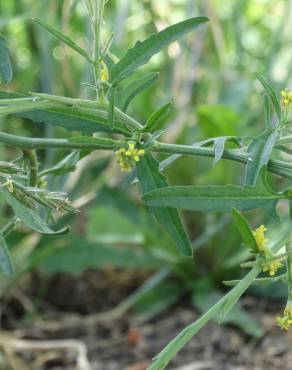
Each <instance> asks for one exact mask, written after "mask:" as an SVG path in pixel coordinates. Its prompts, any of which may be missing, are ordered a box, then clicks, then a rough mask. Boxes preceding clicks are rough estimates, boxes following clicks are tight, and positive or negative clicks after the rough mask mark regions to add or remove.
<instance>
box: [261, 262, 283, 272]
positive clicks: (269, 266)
mask: <svg viewBox="0 0 292 370" xmlns="http://www.w3.org/2000/svg"><path fill="white" fill-rule="evenodd" d="M281 267H283V263H281V262H280V261H279V260H278V261H277V260H275V261H270V262H266V263H265V264H264V266H263V271H264V272H266V271H268V272H269V274H270V276H275V275H276V272H277V271H278V269H280V268H281Z"/></svg>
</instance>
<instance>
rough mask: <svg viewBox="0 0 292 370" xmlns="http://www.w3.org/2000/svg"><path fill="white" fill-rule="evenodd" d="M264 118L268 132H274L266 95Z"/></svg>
mask: <svg viewBox="0 0 292 370" xmlns="http://www.w3.org/2000/svg"><path fill="white" fill-rule="evenodd" d="M264 118H265V127H266V130H273V129H274V127H273V125H272V122H271V110H270V103H269V98H268V95H267V94H265V95H264Z"/></svg>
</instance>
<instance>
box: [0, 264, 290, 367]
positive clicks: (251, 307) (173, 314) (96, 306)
mask: <svg viewBox="0 0 292 370" xmlns="http://www.w3.org/2000/svg"><path fill="white" fill-rule="evenodd" d="M117 276H118V279H117ZM145 277H146V276H145V273H135V274H134V275H132V274H131V273H129V272H128V271H127V272H123V271H119V273H118V274H117V272H115V271H103V272H100V271H99V272H96V271H89V272H87V273H86V274H84V276H82V277H81V278H78V279H77V278H76V279H75V278H72V277H70V276H69V275H58V276H55V277H52V278H48V277H45V279H46V289H44V291H42V292H40V289H39V288H40V286H41V285H43V284H41V283H42V282H43V279H44V277H43V276H39V275H35V274H34V275H31V277H30V280H29V281H27V280H26V281H25V282H24V283H23V284H22V286H21V287H18V288H17V290H16V291H13V292H12V293H13V294H12V293H11V295H10V299H9V302H6V303H7V304H5V305H4V312H3V315H2V328H3V331H2V332H1V334H0V346H2V349H3V350H4V353H3V355H4V356H3V357H4V358H5V359H6V361H7V365H6V367H5V366H4V365H3V366H4V367H2V369H3V370H10V369H11V370H26V369H29V370H35V369H39V370H45V369H49V370H61V369H62V370H74V369H77V367H76V351H74V350H72V348H71V349H70V343H69V342H65V343H67V344H68V348H63V349H56V348H52V349H47V350H46V351H39V350H37V349H32V348H31V349H29V350H28V349H19V348H18V349H17V350H16V349H15V350H14V351H11V348H10V350H9V348H8V347H9V346H8V343H10V341H11V340H15V339H21V340H22V341H23V342H21V343H22V344H23V343H31V342H30V341H31V340H33V343H43V341H49V342H47V343H49V344H51V343H54V341H55V340H58V341H60V340H63V339H65V340H68V339H74V340H78V341H80V343H84V344H85V345H86V348H87V357H88V359H89V362H90V365H91V369H92V370H145V369H146V368H147V366H148V365H149V364H150V363H151V358H152V357H153V356H154V355H156V354H157V353H158V352H159V351H160V350H161V349H162V348H163V347H164V346H165V345H166V344H167V343H168V342H169V341H170V340H171V339H172V338H174V337H175V336H176V335H177V334H178V333H179V331H180V330H181V329H183V328H184V327H185V326H186V325H188V324H190V323H191V322H193V321H194V320H195V319H196V318H198V317H199V315H198V313H197V312H196V311H195V310H194V309H193V308H192V306H191V304H190V303H189V302H188V299H187V298H184V299H183V300H182V301H181V302H180V303H178V304H176V305H175V306H174V307H172V308H171V309H169V310H168V311H167V312H164V313H163V314H161V315H160V316H159V317H156V318H155V319H154V320H151V321H150V322H142V321H137V319H136V318H135V316H134V315H133V314H131V313H128V314H126V315H123V316H122V317H115V316H114V315H113V311H112V310H111V309H112V308H113V307H115V305H116V304H117V303H118V302H120V301H121V300H122V298H123V297H126V296H127V294H129V292H131V291H132V290H133V289H135V287H136V286H139V284H140V283H141V281H143V280H144V279H145ZM36 296H37V299H36ZM37 302H39V303H37ZM36 303H37V310H36ZM243 304H244V306H245V308H246V309H247V310H248V311H249V312H250V313H251V314H252V315H253V317H254V318H256V320H258V321H259V322H260V323H261V325H262V327H263V328H264V329H265V332H266V334H265V335H264V336H263V337H262V338H260V339H258V338H257V339H255V338H251V337H248V336H246V335H244V334H243V333H241V332H240V331H238V330H237V329H236V328H234V327H231V326H219V325H217V324H216V323H212V322H211V323H209V324H208V325H207V326H206V327H204V328H203V329H202V330H201V331H200V332H199V333H198V334H197V335H196V336H195V337H194V338H193V339H192V340H191V341H190V343H189V344H188V345H187V346H186V347H185V348H184V349H183V350H182V351H181V352H180V353H179V354H178V355H177V356H176V357H175V358H174V360H173V361H172V362H171V364H170V365H169V366H168V367H167V369H169V370H208V369H211V370H292V350H291V343H292V332H289V331H287V332H283V331H281V330H280V329H279V328H278V327H277V326H276V323H275V317H276V316H277V315H279V313H280V312H281V311H282V305H278V304H275V303H268V302H265V301H264V300H259V299H255V298H251V297H245V298H243ZM104 312H105V314H104ZM3 338H4V339H3ZM26 341H28V342H26ZM13 343H14V342H13ZM78 343H79V342H78ZM0 363H1V357H0ZM81 365H82V364H81ZM79 368H80V369H82V367H79ZM84 369H86V367H84ZM87 369H88V368H87Z"/></svg>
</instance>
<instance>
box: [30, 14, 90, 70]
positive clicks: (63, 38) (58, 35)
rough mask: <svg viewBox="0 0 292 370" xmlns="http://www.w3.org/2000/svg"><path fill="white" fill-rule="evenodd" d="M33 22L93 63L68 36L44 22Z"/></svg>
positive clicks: (36, 20) (38, 20) (37, 20)
mask: <svg viewBox="0 0 292 370" xmlns="http://www.w3.org/2000/svg"><path fill="white" fill-rule="evenodd" d="M34 21H35V22H36V23H37V24H39V25H40V26H41V27H43V28H45V29H46V30H47V31H49V32H50V33H51V34H52V35H54V36H55V37H56V38H57V39H59V40H61V41H62V42H64V43H65V44H66V45H68V46H69V47H70V48H71V49H73V50H75V51H76V52H77V53H78V54H80V55H81V56H83V57H84V58H85V59H87V60H88V61H89V62H90V63H93V61H92V59H91V58H90V56H89V55H88V54H87V52H86V51H85V50H83V49H82V48H81V47H79V46H78V45H76V44H75V42H74V41H72V40H71V39H70V38H69V37H68V36H65V35H64V34H63V33H62V32H60V31H57V30H56V29H55V28H53V27H52V26H50V25H49V24H47V23H46V22H44V21H42V20H40V19H38V18H34Z"/></svg>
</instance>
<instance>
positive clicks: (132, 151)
mask: <svg viewBox="0 0 292 370" xmlns="http://www.w3.org/2000/svg"><path fill="white" fill-rule="evenodd" d="M144 154H145V150H144V149H136V148H135V144H134V143H129V147H128V150H127V151H126V156H128V157H132V158H133V159H134V161H135V162H139V160H140V158H139V156H141V155H144Z"/></svg>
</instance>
